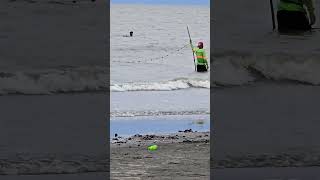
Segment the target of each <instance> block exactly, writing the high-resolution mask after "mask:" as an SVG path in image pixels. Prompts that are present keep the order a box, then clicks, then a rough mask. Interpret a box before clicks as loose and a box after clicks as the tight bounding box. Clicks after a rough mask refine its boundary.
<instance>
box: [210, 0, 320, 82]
mask: <svg viewBox="0 0 320 180" xmlns="http://www.w3.org/2000/svg"><path fill="white" fill-rule="evenodd" d="M277 2H278V1H277V0H274V6H275V7H274V8H275V12H276V4H277ZM230 4H232V7H231V6H230ZM319 5H320V4H319V2H318V1H316V4H315V9H316V15H317V18H318V19H317V20H318V21H317V23H316V24H315V25H314V27H315V28H317V27H319V11H318V9H319ZM235 7H236V8H235ZM212 12H213V19H212V21H211V22H212V24H213V27H214V33H213V35H212V36H213V39H214V40H213V42H214V43H213V46H214V52H213V54H212V55H211V59H212V61H213V62H212V65H213V67H214V69H213V70H212V71H211V73H213V77H214V79H213V81H212V82H213V83H214V84H215V85H220V86H229V85H238V86H241V85H247V84H252V83H255V82H257V81H261V80H262V81H263V80H266V79H269V80H274V81H278V82H281V81H283V80H290V81H292V82H299V83H301V82H302V83H307V84H311V85H319V84H320V74H319V73H320V71H319V68H320V62H319V58H320V48H319V46H318V42H319V40H320V32H319V30H318V29H314V30H312V31H311V32H306V33H303V34H295V35H294V34H291V35H285V34H279V33H278V32H276V31H275V32H273V31H272V20H271V11H270V4H269V1H263V0H257V1H250V0H244V1H241V2H240V1H237V2H235V1H232V0H225V1H215V3H214V6H213V11H212Z"/></svg>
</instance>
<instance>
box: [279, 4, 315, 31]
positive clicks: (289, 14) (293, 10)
mask: <svg viewBox="0 0 320 180" xmlns="http://www.w3.org/2000/svg"><path fill="white" fill-rule="evenodd" d="M305 7H306V8H305ZM307 14H308V15H309V17H308V15H307ZM277 20H278V30H279V32H290V31H308V30H311V26H312V25H313V24H314V23H315V22H316V16H315V13H314V4H313V1H312V0H280V1H279V3H278V11H277Z"/></svg>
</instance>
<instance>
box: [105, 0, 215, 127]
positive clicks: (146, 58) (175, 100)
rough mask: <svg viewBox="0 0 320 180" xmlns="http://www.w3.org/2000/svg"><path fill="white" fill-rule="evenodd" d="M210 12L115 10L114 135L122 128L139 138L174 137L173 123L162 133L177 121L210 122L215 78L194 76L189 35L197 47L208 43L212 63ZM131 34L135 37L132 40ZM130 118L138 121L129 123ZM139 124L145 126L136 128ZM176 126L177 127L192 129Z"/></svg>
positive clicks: (176, 8) (197, 8)
mask: <svg viewBox="0 0 320 180" xmlns="http://www.w3.org/2000/svg"><path fill="white" fill-rule="evenodd" d="M209 11H210V9H209V7H208V6H181V5H180V6H169V5H126V4H121V5H119V4H112V5H111V36H110V38H111V39H110V43H111V48H110V53H111V63H110V64H111V87H110V89H111V117H112V118H111V131H113V129H112V127H115V128H116V127H119V126H117V123H120V124H121V126H126V125H125V124H127V127H128V128H130V127H131V128H134V127H135V128H134V129H135V133H137V132H139V131H140V132H141V133H143V132H145V130H146V129H150V128H151V129H152V127H153V129H154V133H160V132H161V133H163V132H164V131H166V130H167V132H171V131H172V128H168V127H170V126H171V125H170V123H162V125H163V124H167V125H166V126H167V127H165V126H162V127H163V129H162V128H157V127H158V125H159V123H160V124H161V121H163V122H164V121H166V120H169V121H170V119H172V117H173V116H175V118H174V119H176V121H178V120H177V119H181V122H182V124H184V125H187V124H188V123H189V121H190V120H192V119H195V118H196V116H194V115H204V117H205V119H207V120H209V116H208V114H209V106H210V103H209V94H210V79H209V76H210V72H208V73H197V72H195V71H194V64H193V63H194V62H193V57H192V51H191V48H190V45H189V37H188V33H187V25H188V27H189V29H190V34H191V37H192V39H193V42H194V44H196V43H197V42H198V41H203V42H204V46H205V49H206V51H207V56H208V58H210V28H209V27H210V24H209V21H210V20H209V18H210V12H209ZM130 31H133V37H127V36H128V35H129V32H130ZM124 117H125V119H126V120H128V119H129V120H130V119H131V120H132V121H129V120H128V121H125V122H126V123H123V118H124ZM121 118H122V119H121ZM139 119H140V120H141V121H138V120H139ZM146 119H149V120H150V121H151V120H153V121H152V122H157V123H145V122H146V121H147V120H146ZM183 119H187V121H183ZM136 121H137V122H140V123H142V124H144V125H143V126H138V125H137V126H133V125H132V123H134V122H136ZM176 121H173V120H172V121H171V122H172V123H173V124H176V125H177V127H181V128H183V127H187V126H183V125H182V124H181V123H180V124H179V123H176ZM157 124H158V125H157ZM136 127H140V130H139V129H138V130H137V129H136ZM118 129H119V128H118ZM160 129H162V130H160ZM177 129H178V128H175V130H177ZM205 129H206V130H209V126H207V128H205ZM128 132H130V131H128ZM132 132H133V130H132ZM150 132H151V130H150Z"/></svg>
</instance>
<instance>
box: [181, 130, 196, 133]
mask: <svg viewBox="0 0 320 180" xmlns="http://www.w3.org/2000/svg"><path fill="white" fill-rule="evenodd" d="M179 132H184V133H187V132H193V131H192V129H186V130H184V131H179Z"/></svg>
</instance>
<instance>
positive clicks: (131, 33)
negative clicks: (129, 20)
mask: <svg viewBox="0 0 320 180" xmlns="http://www.w3.org/2000/svg"><path fill="white" fill-rule="evenodd" d="M132 36H133V32H132V31H130V35H123V37H132Z"/></svg>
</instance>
